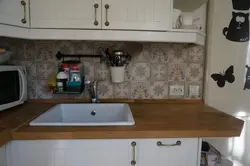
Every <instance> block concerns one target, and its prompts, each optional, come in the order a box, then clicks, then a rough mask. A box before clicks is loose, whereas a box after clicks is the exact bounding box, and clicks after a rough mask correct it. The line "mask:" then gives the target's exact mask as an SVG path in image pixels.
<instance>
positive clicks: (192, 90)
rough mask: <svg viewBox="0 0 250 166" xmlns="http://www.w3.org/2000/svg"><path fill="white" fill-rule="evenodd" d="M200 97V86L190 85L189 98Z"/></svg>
mask: <svg viewBox="0 0 250 166" xmlns="http://www.w3.org/2000/svg"><path fill="white" fill-rule="evenodd" d="M199 95H200V86H199V85H190V86H189V96H199Z"/></svg>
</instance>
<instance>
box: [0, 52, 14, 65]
mask: <svg viewBox="0 0 250 166" xmlns="http://www.w3.org/2000/svg"><path fill="white" fill-rule="evenodd" d="M11 54H12V52H11V51H6V52H5V53H3V54H0V64H5V63H7V62H8V61H9V60H10V57H11Z"/></svg>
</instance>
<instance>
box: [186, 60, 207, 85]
mask: <svg viewBox="0 0 250 166" xmlns="http://www.w3.org/2000/svg"><path fill="white" fill-rule="evenodd" d="M203 73H204V65H203V64H199V63H191V64H188V66H187V71H186V76H187V80H188V81H203Z"/></svg>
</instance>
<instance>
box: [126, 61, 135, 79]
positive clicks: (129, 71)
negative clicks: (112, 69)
mask: <svg viewBox="0 0 250 166" xmlns="http://www.w3.org/2000/svg"><path fill="white" fill-rule="evenodd" d="M132 66H133V63H129V64H128V65H127V66H126V67H125V77H124V80H125V81H130V80H131V77H132Z"/></svg>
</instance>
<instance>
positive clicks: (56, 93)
mask: <svg viewBox="0 0 250 166" xmlns="http://www.w3.org/2000/svg"><path fill="white" fill-rule="evenodd" d="M53 94H55V95H60V94H61V95H62V94H69V95H70V94H72V95H74V94H82V92H54V93H53Z"/></svg>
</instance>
